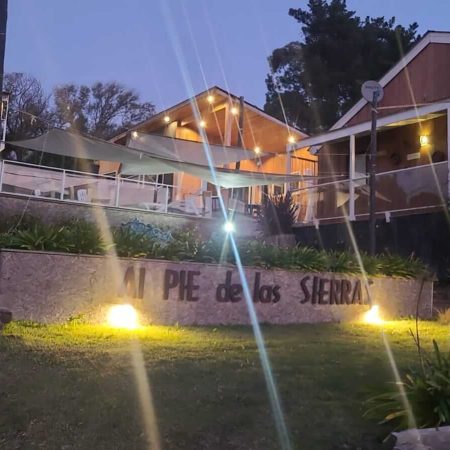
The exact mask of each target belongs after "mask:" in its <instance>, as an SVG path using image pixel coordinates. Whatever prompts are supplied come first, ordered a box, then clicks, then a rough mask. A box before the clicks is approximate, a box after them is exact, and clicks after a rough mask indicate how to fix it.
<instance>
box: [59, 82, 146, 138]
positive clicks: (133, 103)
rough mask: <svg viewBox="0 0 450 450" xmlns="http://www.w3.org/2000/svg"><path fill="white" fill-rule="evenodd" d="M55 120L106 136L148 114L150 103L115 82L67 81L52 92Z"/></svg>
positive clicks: (60, 124) (68, 126) (82, 130)
mask: <svg viewBox="0 0 450 450" xmlns="http://www.w3.org/2000/svg"><path fill="white" fill-rule="evenodd" d="M53 95H54V102H55V116H56V123H57V124H58V126H60V127H67V128H69V129H73V130H77V131H80V132H83V133H87V134H90V135H91V136H95V137H98V138H102V139H110V138H111V137H113V136H114V135H116V134H119V133H121V132H122V131H125V130H127V129H129V128H130V127H132V126H133V125H135V124H136V123H139V122H142V121H144V120H146V119H148V118H149V117H151V116H152V115H153V114H154V112H155V107H154V105H153V104H152V103H149V102H144V103H141V102H140V101H139V96H138V94H137V93H136V92H135V91H134V90H130V89H127V88H126V87H125V86H123V85H122V84H120V83H117V82H115V81H113V82H109V83H101V82H96V83H94V84H93V85H92V86H91V87H88V86H83V85H81V86H77V85H75V84H67V85H63V86H59V87H56V88H55V89H54V92H53Z"/></svg>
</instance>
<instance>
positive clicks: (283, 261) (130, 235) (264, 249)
mask: <svg viewBox="0 0 450 450" xmlns="http://www.w3.org/2000/svg"><path fill="white" fill-rule="evenodd" d="M18 223H19V225H18V227H16V228H14V227H12V228H11V227H10V228H6V229H7V232H3V233H1V232H0V248H18V249H25V250H47V251H62V252H76V253H83V254H103V253H104V252H105V250H106V249H107V244H106V243H105V240H104V238H103V237H102V235H101V233H100V231H99V229H98V227H97V226H96V224H95V223H91V222H87V221H84V220H81V219H71V220H69V221H66V222H63V223H60V224H58V225H45V224H43V223H41V222H40V221H39V220H36V221H35V222H34V223H33V222H32V220H31V218H30V217H28V216H27V218H26V220H25V221H24V222H15V225H17V224H18ZM130 224H131V225H133V226H131V225H130ZM138 225H139V227H140V228H139V227H138ZM8 230H9V231H8ZM161 233H162V234H161ZM160 235H163V237H164V239H163V240H161V239H159V236H160ZM112 237H113V241H114V247H115V249H116V252H117V255H118V256H121V257H132V258H153V259H167V260H169V261H170V260H172V261H180V260H184V261H196V262H207V263H218V264H226V263H231V264H235V263H236V261H235V257H234V254H233V252H232V251H231V246H230V239H229V238H227V237H226V236H225V235H223V234H217V236H216V237H215V238H212V239H210V240H208V241H205V240H203V239H202V237H201V235H200V233H199V231H198V230H197V229H196V228H192V227H188V228H185V229H182V230H176V231H174V232H173V233H170V232H169V231H161V232H160V233H159V232H157V229H155V227H153V228H152V227H150V226H146V225H145V224H141V223H139V222H137V221H132V222H129V223H128V224H125V225H123V226H121V227H118V228H116V229H114V230H113V232H112ZM238 250H239V255H240V258H241V261H242V263H243V264H244V265H247V266H257V267H264V268H280V269H291V270H303V271H306V272H321V271H330V272H342V273H351V274H358V273H360V272H361V268H360V266H359V263H358V260H357V258H356V256H355V255H353V254H351V253H348V252H336V251H331V252H325V251H319V250H316V249H313V248H309V247H301V246H297V247H292V248H280V247H277V246H275V245H271V244H266V243H264V242H261V241H255V240H253V241H245V242H241V243H239V244H238ZM361 258H362V263H363V266H364V268H365V270H366V272H367V274H368V275H386V276H397V277H402V278H417V277H422V276H425V275H426V274H427V269H426V266H425V265H424V264H423V263H422V262H420V261H419V260H417V259H415V258H413V257H410V258H407V259H405V258H402V257H400V256H396V255H380V256H368V255H364V254H363V255H361Z"/></svg>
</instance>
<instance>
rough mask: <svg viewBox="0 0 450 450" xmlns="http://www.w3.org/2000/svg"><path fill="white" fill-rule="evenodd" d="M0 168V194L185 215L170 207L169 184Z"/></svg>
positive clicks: (13, 165)
mask: <svg viewBox="0 0 450 450" xmlns="http://www.w3.org/2000/svg"><path fill="white" fill-rule="evenodd" d="M0 165H1V167H0V192H4V193H10V194H16V195H23V196H27V197H38V198H47V199H54V200H61V201H68V202H77V203H87V204H93V205H101V206H115V207H121V208H132V209H141V210H147V211H159V212H168V211H170V210H171V208H172V207H173V209H175V211H174V212H188V213H189V211H183V210H181V208H180V211H176V209H177V205H175V204H173V206H172V207H171V203H169V200H170V198H171V197H172V193H173V189H174V186H172V185H167V184H161V183H152V182H147V181H137V180H131V179H127V178H122V177H113V176H107V175H97V174H92V173H85V172H78V171H74V170H65V169H58V168H54V167H45V166H36V165H34V164H27V163H22V162H14V161H0ZM174 203H175V202H174ZM196 212H197V211H195V210H193V211H192V213H193V214H195V213H196Z"/></svg>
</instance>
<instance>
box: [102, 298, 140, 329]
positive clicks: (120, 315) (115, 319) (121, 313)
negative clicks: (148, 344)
mask: <svg viewBox="0 0 450 450" xmlns="http://www.w3.org/2000/svg"><path fill="white" fill-rule="evenodd" d="M107 322H108V325H109V326H110V327H113V328H125V329H127V330H135V329H136V328H138V327H139V318H138V313H137V311H136V309H135V308H134V307H133V306H131V305H129V304H125V305H114V306H111V307H110V308H109V311H108V317H107Z"/></svg>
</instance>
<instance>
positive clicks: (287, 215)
mask: <svg viewBox="0 0 450 450" xmlns="http://www.w3.org/2000/svg"><path fill="white" fill-rule="evenodd" d="M297 210H298V205H296V204H294V203H293V201H292V195H291V193H290V192H287V193H286V195H275V196H272V197H269V198H267V199H266V201H265V202H264V204H263V208H262V212H261V217H260V221H261V223H262V225H263V229H264V233H265V234H266V235H267V236H273V235H276V234H283V233H288V234H289V233H292V226H293V224H294V222H295V220H296V217H297Z"/></svg>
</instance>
